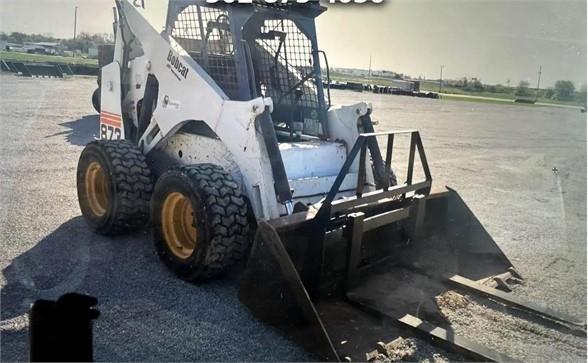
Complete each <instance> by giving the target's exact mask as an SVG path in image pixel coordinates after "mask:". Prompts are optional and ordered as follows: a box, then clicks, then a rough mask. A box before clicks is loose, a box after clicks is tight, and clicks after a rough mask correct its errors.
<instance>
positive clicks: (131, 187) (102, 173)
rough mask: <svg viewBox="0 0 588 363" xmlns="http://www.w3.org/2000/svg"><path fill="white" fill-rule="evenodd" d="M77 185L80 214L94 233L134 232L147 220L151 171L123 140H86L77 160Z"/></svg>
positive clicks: (137, 151) (137, 149)
mask: <svg viewBox="0 0 588 363" xmlns="http://www.w3.org/2000/svg"><path fill="white" fill-rule="evenodd" d="M77 188H78V200H79V203H80V209H81V210H82V215H83V216H84V218H85V219H86V221H87V222H88V225H89V226H90V228H92V230H93V231H95V232H96V233H98V234H102V235H117V234H122V233H126V232H130V231H134V230H137V229H139V228H141V227H144V226H145V225H146V223H147V222H148V220H149V201H150V199H151V193H152V191H153V181H152V176H151V171H150V170H149V167H148V166H147V162H146V160H145V156H144V155H143V153H142V152H141V150H139V148H138V147H137V146H135V145H133V144H131V143H130V142H128V141H126V140H120V141H106V140H99V141H94V142H91V143H89V144H88V145H87V146H86V148H85V149H84V151H82V155H81V156H80V160H79V162H78V170H77Z"/></svg>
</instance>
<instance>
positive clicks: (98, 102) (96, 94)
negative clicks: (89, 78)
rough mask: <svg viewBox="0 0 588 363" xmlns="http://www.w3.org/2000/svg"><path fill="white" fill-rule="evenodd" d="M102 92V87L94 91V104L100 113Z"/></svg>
mask: <svg viewBox="0 0 588 363" xmlns="http://www.w3.org/2000/svg"><path fill="white" fill-rule="evenodd" d="M100 92H101V91H100V88H96V89H95V90H94V93H92V106H94V109H95V110H96V112H98V113H100V107H101V100H100V97H101V95H100Z"/></svg>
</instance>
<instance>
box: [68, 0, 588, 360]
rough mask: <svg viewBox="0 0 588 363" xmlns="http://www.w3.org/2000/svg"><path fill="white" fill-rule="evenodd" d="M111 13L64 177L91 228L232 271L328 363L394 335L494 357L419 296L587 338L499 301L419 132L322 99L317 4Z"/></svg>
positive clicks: (366, 109)
mask: <svg viewBox="0 0 588 363" xmlns="http://www.w3.org/2000/svg"><path fill="white" fill-rule="evenodd" d="M115 3H116V8H115V24H114V27H115V29H116V44H115V49H114V59H113V60H112V62H111V63H110V64H108V65H106V66H104V67H103V68H102V74H101V79H100V101H101V102H100V140H97V141H94V142H91V143H90V144H88V145H87V146H86V148H85V150H84V151H83V152H82V155H81V157H80V161H79V166H78V171H77V178H78V196H79V202H80V206H81V210H82V213H83V215H84V217H85V219H86V220H87V222H88V224H89V225H90V227H91V228H92V229H93V230H94V231H96V232H97V233H100V234H105V235H114V234H118V233H124V232H127V231H132V230H134V229H138V228H141V227H144V226H146V225H147V224H148V222H149V221H150V224H151V225H150V228H152V230H153V239H154V244H155V248H156V250H157V252H158V254H159V256H160V257H161V259H162V261H163V263H165V264H166V265H167V266H168V267H169V268H170V269H171V270H172V271H173V272H174V273H175V274H177V275H178V276H179V277H181V278H183V279H186V280H190V281H194V282H202V281H204V280H206V279H209V278H212V277H214V276H218V275H220V274H222V273H223V272H224V271H226V270H227V269H228V268H229V267H230V266H232V265H234V264H235V263H236V262H238V261H240V260H246V261H247V262H246V267H245V269H244V271H243V273H242V275H241V288H240V293H239V295H240V300H241V301H242V302H243V303H244V304H245V305H246V306H247V307H248V308H249V309H250V310H251V311H252V313H253V314H254V315H255V316H256V317H257V318H259V319H261V320H262V321H264V322H266V323H268V324H271V325H272V326H274V327H276V328H278V329H279V330H280V331H282V332H283V333H284V334H285V335H286V336H288V337H290V338H292V339H293V340H295V341H297V342H298V343H299V344H301V345H302V346H304V347H305V348H306V349H307V350H308V351H310V352H313V353H315V354H318V355H319V356H321V357H322V358H324V359H329V360H342V359H344V358H346V357H347V358H349V359H353V360H365V359H366V356H365V353H367V352H369V351H370V350H371V349H370V348H373V347H374V344H375V343H376V342H380V341H386V339H390V338H391V335H392V333H391V332H392V331H393V329H395V328H394V327H401V328H402V329H407V331H408V332H409V333H410V334H417V333H420V334H424V335H425V336H427V337H430V338H431V339H432V341H433V342H435V343H439V344H442V345H443V346H444V347H445V348H446V349H455V350H458V351H459V352H461V353H462V354H464V355H466V356H467V357H468V358H470V359H473V360H509V358H508V357H505V356H503V355H501V354H500V353H497V352H494V351H491V350H489V349H487V348H484V347H482V346H479V345H477V344H475V343H472V342H470V341H468V340H466V339H464V338H461V337H455V336H453V335H452V334H451V333H450V332H449V331H448V330H447V328H449V327H448V326H447V324H446V322H444V321H443V319H440V318H439V316H438V312H437V310H436V308H435V306H433V305H434V300H433V298H434V296H436V295H437V294H439V293H440V292H443V291H446V290H447V289H448V288H453V289H461V290H466V291H468V292H469V293H471V294H478V295H484V296H489V297H491V298H492V299H494V300H499V301H500V302H501V303H503V304H505V305H509V306H515V307H516V308H517V309H520V310H524V311H527V312H529V313H532V314H535V315H537V316H540V317H542V318H543V319H547V320H549V321H556V322H561V323H562V324H575V325H580V326H584V322H582V321H577V320H575V319H574V318H571V317H566V316H563V315H562V314H559V313H557V312H552V311H549V310H546V309H542V308H540V307H537V306H534V305H532V304H528V303H525V302H523V301H521V300H519V299H516V298H514V297H511V296H510V295H509V294H507V293H505V292H504V291H501V290H500V289H499V288H503V289H504V288H506V286H505V284H504V280H506V279H509V278H520V276H518V275H517V273H516V271H515V270H514V269H513V267H512V264H511V263H510V261H509V260H508V258H507V257H506V256H505V255H504V254H503V253H502V251H501V250H500V248H499V247H498V246H497V245H496V243H495V242H494V240H493V239H492V238H491V237H490V236H489V234H488V233H487V232H486V230H485V229H484V228H483V226H482V225H481V224H480V223H479V222H478V220H477V219H476V218H475V216H474V215H473V214H472V212H471V211H470V210H469V209H468V208H467V206H466V204H465V203H464V202H463V200H462V199H461V198H460V197H459V195H458V194H457V193H456V192H455V191H453V190H451V189H444V190H441V191H439V192H436V193H431V187H432V178H431V173H430V171H429V167H428V164H427V159H426V157H425V151H424V148H423V144H422V142H421V137H420V134H419V132H418V131H400V132H381V133H376V132H374V127H373V122H372V119H371V113H372V107H371V106H370V105H369V104H367V103H358V104H355V105H350V106H332V105H331V100H330V92H329V89H328V84H330V82H329V66H328V63H327V57H326V54H325V53H324V52H322V51H321V50H320V48H319V47H318V43H317V38H316V29H315V18H316V17H318V16H319V15H320V14H321V13H323V12H324V11H325V10H326V8H324V7H323V6H321V5H320V4H319V3H318V2H314V1H312V2H308V3H307V4H301V5H295V4H287V5H281V4H280V5H277V4H276V5H268V4H264V3H262V2H258V1H254V2H253V4H251V5H227V4H221V2H218V3H217V4H207V3H206V2H205V1H204V0H200V1H199V0H170V1H169V8H168V14H167V22H166V27H165V30H164V31H163V32H159V31H157V30H156V29H154V28H153V26H152V25H151V24H150V23H149V22H148V21H147V20H146V18H145V17H144V16H143V13H142V11H143V10H142V9H141V8H142V7H144V5H143V4H142V2H139V1H131V0H116V1H115ZM321 61H322V62H323V63H322V64H321ZM323 74H325V75H326V77H325V80H326V82H323ZM325 85H327V86H325ZM401 134H404V135H405V136H406V137H407V138H409V139H410V146H409V150H408V153H407V155H408V156H407V165H406V166H405V167H406V169H405V171H404V173H403V174H402V175H404V176H406V179H405V180H403V181H402V182H397V180H396V176H395V174H394V172H393V171H392V165H391V164H392V156H393V152H394V145H395V140H398V137H399V136H401ZM396 144H398V142H396ZM382 151H384V152H382ZM394 167H395V168H396V170H397V171H399V170H400V169H399V168H400V166H399V165H394ZM419 175H420V176H422V177H420V178H418V179H417V176H419ZM482 282H484V283H482ZM433 323H434V324H438V325H441V327H435V326H433V325H432V324H433ZM343 340H344V341H346V342H347V343H346V344H344V345H341V344H334V342H340V341H343Z"/></svg>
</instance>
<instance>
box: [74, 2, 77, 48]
mask: <svg viewBox="0 0 588 363" xmlns="http://www.w3.org/2000/svg"><path fill="white" fill-rule="evenodd" d="M77 32H78V7H77V6H76V9H75V12H74V40H76V34H77Z"/></svg>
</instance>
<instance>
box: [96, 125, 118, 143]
mask: <svg viewBox="0 0 588 363" xmlns="http://www.w3.org/2000/svg"><path fill="white" fill-rule="evenodd" d="M121 136H122V133H121V132H120V128H118V127H114V126H110V125H106V124H100V139H101V140H120V139H121Z"/></svg>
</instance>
